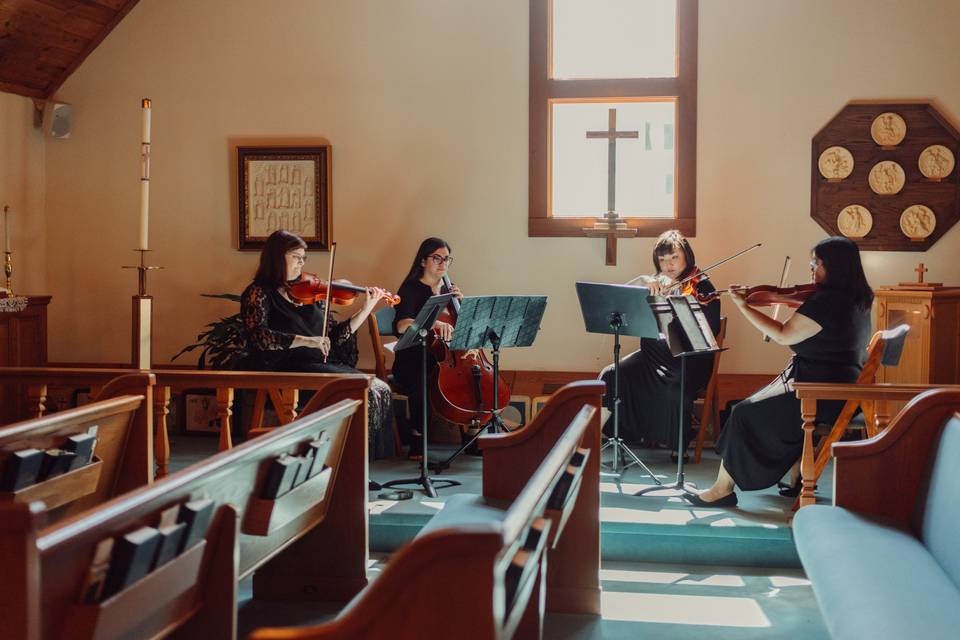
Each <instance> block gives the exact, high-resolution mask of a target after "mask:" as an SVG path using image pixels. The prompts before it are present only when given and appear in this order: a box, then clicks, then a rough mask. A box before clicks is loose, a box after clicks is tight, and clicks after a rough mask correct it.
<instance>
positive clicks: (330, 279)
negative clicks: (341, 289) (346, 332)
mask: <svg viewBox="0 0 960 640" xmlns="http://www.w3.org/2000/svg"><path fill="white" fill-rule="evenodd" d="M336 255H337V243H336V242H331V243H330V268H329V269H328V271H327V296H326V299H325V300H324V303H323V333H321V334H320V337H321V338H326V337H327V318H328V317H329V316H330V300H332V299H333V261H334V259H335V258H336ZM330 348H331V349H332V348H333V345H330ZM329 354H330V349H327V353H325V354H323V362H324V364H326V362H327V357H328V356H329Z"/></svg>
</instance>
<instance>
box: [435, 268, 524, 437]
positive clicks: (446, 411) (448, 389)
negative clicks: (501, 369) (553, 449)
mask: <svg viewBox="0 0 960 640" xmlns="http://www.w3.org/2000/svg"><path fill="white" fill-rule="evenodd" d="M443 284H444V285H446V287H447V289H449V288H450V279H449V278H448V277H447V276H446V275H444V276H443ZM459 313H460V301H459V300H458V299H457V298H456V297H454V298H453V299H452V300H451V301H450V303H449V304H448V306H447V308H446V309H445V310H444V311H443V313H441V314H440V317H439V318H438V320H441V321H443V322H447V323H449V324H451V325H455V324H456V322H457V314H459ZM431 349H432V350H433V355H434V357H436V359H437V363H438V365H439V366H438V367H437V371H436V373H435V374H434V375H433V378H432V381H431V386H432V387H433V389H432V392H431V393H430V399H431V405H432V406H433V410H434V411H435V412H436V413H437V414H439V415H440V416H442V417H443V418H445V419H446V420H449V421H450V422H454V423H457V424H469V423H471V422H478V423H480V424H484V423H485V422H486V421H485V420H484V419H483V417H484V414H491V416H492V414H493V413H494V412H499V411H502V410H503V408H504V407H506V406H507V404H508V403H509V400H510V389H509V388H508V387H507V383H506V382H504V381H503V378H502V377H498V379H497V380H496V384H497V385H499V386H498V388H497V399H498V402H497V405H498V406H497V407H491V405H492V404H493V390H494V386H493V385H494V384H495V383H494V379H493V365H492V364H490V361H489V360H488V359H487V356H486V355H485V354H484V353H483V350H481V349H477V350H472V351H454V350H453V349H450V348H449V347H448V345H447V344H446V343H445V342H444V341H443V340H441V339H440V337H439V336H437V335H434V340H433V344H432V346H431Z"/></svg>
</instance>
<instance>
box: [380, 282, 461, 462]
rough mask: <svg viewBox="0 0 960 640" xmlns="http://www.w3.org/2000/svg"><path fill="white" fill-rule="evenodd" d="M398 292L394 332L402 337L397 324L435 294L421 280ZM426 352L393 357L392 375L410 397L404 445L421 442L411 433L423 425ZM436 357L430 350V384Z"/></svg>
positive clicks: (412, 351)
mask: <svg viewBox="0 0 960 640" xmlns="http://www.w3.org/2000/svg"><path fill="white" fill-rule="evenodd" d="M449 292H450V291H449V290H448V289H447V287H446V285H443V284H441V285H440V293H441V294H444V293H449ZM397 295H398V296H400V304H398V305H397V306H396V307H395V309H394V310H395V312H396V314H395V316H394V319H393V334H394V335H395V336H397V337H400V335H401V334H400V332H399V331H397V323H398V322H400V321H401V320H404V319H406V320H412V319H414V318H416V317H417V314H418V313H420V309H422V308H423V305H424V304H426V302H427V300H428V299H429V298H430V297H431V296H433V295H434V294H433V290H432V289H431V288H430V285H427V284H424V283H422V282H420V281H419V280H407V281H406V282H404V283H403V284H402V285H400V289H399V291H397ZM422 362H423V354H422V353H421V352H420V349H418V348H416V347H413V348H410V349H404V350H403V351H398V352H397V353H396V357H395V358H394V360H393V369H392V372H393V377H394V379H395V380H396V381H397V384H398V385H400V387H401V388H402V389H403V390H404V391H405V392H406V393H407V395H408V397H409V398H410V403H409V406H410V425H408V427H407V428H406V429H404V431H403V432H401V440H402V441H403V443H404V444H410V445H414V446H415V447H416V446H417V445H419V442H418V441H416V440H415V439H414V438H413V437H412V434H411V430H412V429H416V430H418V431H419V430H420V426H421V425H422V424H423V401H422V399H421V398H422V397H423V382H422V380H423V376H422V374H421V363H422ZM436 368H437V360H436V358H434V356H433V354H432V353H431V352H430V350H429V349H428V350H427V384H428V385H429V384H430V382H429V381H430V376H431V374H432V373H433V372H434V371H436Z"/></svg>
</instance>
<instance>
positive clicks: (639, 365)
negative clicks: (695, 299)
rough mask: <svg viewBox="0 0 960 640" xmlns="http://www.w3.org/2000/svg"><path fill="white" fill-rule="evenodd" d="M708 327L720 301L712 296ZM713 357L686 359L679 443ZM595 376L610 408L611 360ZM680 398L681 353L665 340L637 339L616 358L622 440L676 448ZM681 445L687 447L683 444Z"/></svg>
mask: <svg viewBox="0 0 960 640" xmlns="http://www.w3.org/2000/svg"><path fill="white" fill-rule="evenodd" d="M714 291H716V288H715V287H714V286H713V284H711V282H710V281H709V280H701V281H700V282H699V283H698V284H697V292H698V293H700V294H708V293H713V292H714ZM704 315H705V316H706V318H707V322H708V323H709V324H710V329H711V330H713V333H714V334H716V333H717V332H718V331H719V330H720V301H719V300H715V301H713V302H711V303H709V304H707V305H706V306H705V308H704ZM714 357H715V356H710V355H702V356H691V357H689V358H687V366H686V376H685V380H684V383H685V384H684V386H685V387H686V389H685V392H684V394H683V402H684V404H685V406H684V413H683V416H684V419H683V422H684V445H686V444H689V442H690V440H691V439H692V436H693V433H692V431H691V427H690V416H691V413H692V410H693V401H694V398H695V396H696V393H697V391H699V390H700V389H702V388H703V387H705V386H706V384H707V382H709V380H710V373H711V372H712V371H713V359H714ZM600 379H601V380H603V381H604V382H605V383H607V393H606V395H605V396H604V403H605V405H606V407H607V408H608V409H610V410H611V411H612V410H613V365H612V364H611V365H609V366H607V367H606V368H604V370H603V371H601V372H600ZM679 402H680V358H676V357H674V356H673V354H671V353H670V347H669V346H668V345H667V343H666V341H665V340H655V339H652V338H641V339H640V349H638V350H637V351H634V352H633V353H631V354H630V355H628V356H627V357H625V358H622V359H621V360H620V437H621V438H623V439H624V440H626V441H627V442H630V443H634V444H639V443H640V442H641V441H644V442H645V443H646V444H653V443H659V444H660V445H662V446H664V447H666V448H668V449H673V450H676V447H677V419H678V416H677V412H678V411H679ZM604 432H605V433H607V435H612V433H613V417H611V418H610V419H609V420H607V423H606V425H605V426H604ZM684 448H686V446H684Z"/></svg>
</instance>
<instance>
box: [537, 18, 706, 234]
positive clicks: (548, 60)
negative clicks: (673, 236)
mask: <svg viewBox="0 0 960 640" xmlns="http://www.w3.org/2000/svg"><path fill="white" fill-rule="evenodd" d="M696 91H697V0H530V202H529V217H530V220H529V235H531V236H583V231H582V229H583V228H584V227H590V226H592V225H593V223H594V222H595V221H596V219H597V218H598V217H599V216H602V215H604V214H605V213H606V212H607V209H608V161H609V159H611V158H612V159H613V161H614V162H615V163H616V164H615V166H616V171H615V178H616V186H615V191H614V193H613V194H612V195H613V198H614V205H615V206H614V209H615V211H616V212H617V213H618V214H620V215H621V216H623V217H624V218H625V219H626V222H627V225H628V226H629V227H631V228H635V229H637V230H638V234H639V235H641V236H655V235H658V234H660V233H662V232H663V231H665V230H667V229H671V228H678V229H680V231H681V232H682V233H684V234H685V235H691V236H692V235H694V232H695V226H696V216H695V211H696V166H697V165H696V135H697V131H696V123H697V114H696V99H697V95H696ZM611 130H613V131H615V132H617V133H616V134H615V136H616V139H615V140H614V141H613V143H611V142H610V141H609V139H608V138H609V137H610V135H613V134H610V133H609V132H610V131H611ZM587 132H595V133H593V134H592V136H589V137H588V135H587ZM611 147H612V148H613V151H611Z"/></svg>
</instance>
